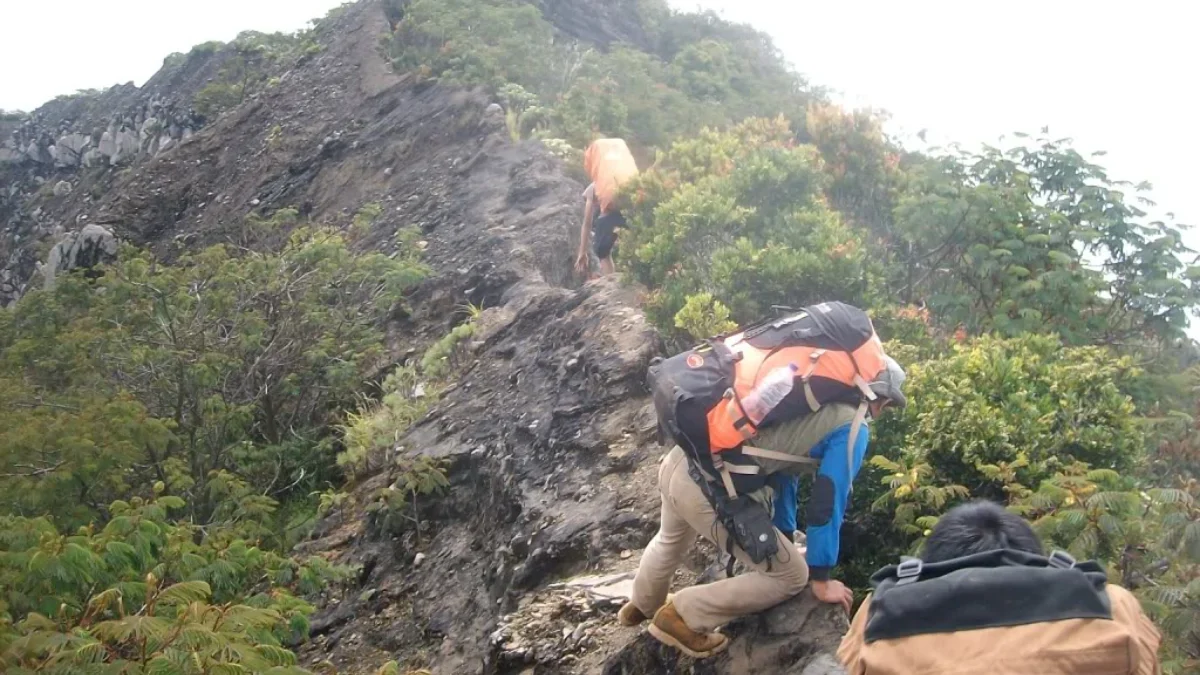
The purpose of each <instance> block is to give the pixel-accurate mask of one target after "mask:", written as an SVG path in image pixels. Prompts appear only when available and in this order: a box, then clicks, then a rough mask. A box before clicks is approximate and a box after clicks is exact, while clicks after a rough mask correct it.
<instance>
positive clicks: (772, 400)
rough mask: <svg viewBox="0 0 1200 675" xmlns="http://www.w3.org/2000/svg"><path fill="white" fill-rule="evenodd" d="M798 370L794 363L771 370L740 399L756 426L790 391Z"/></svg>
mask: <svg viewBox="0 0 1200 675" xmlns="http://www.w3.org/2000/svg"><path fill="white" fill-rule="evenodd" d="M799 370H800V369H799V368H798V367H797V366H796V364H794V363H789V364H788V365H786V366H780V367H778V368H776V369H774V370H772V371H771V372H769V373H767V376H766V377H764V378H763V379H762V381H761V382H759V383H758V386H757V387H755V388H754V389H752V390H751V391H750V393H749V394H747V395H746V397H745V398H743V399H742V407H743V408H745V409H746V415H747V416H749V417H750V421H751V422H752V423H754V424H755V425H756V426H757V425H758V424H759V423H760V422H762V421H763V418H765V417H766V416H767V414H768V413H770V412H771V411H772V410H774V409H775V406H777V405H779V403H780V401H782V400H783V398H784V397H785V396H787V395H788V394H789V393H790V392H791V391H792V385H793V384H794V383H795V381H796V373H797V372H798V371H799Z"/></svg>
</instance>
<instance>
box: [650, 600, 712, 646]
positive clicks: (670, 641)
mask: <svg viewBox="0 0 1200 675" xmlns="http://www.w3.org/2000/svg"><path fill="white" fill-rule="evenodd" d="M650 634H651V635H653V636H654V637H655V638H656V639H657V640H658V641H659V642H661V643H663V644H665V645H670V646H672V647H674V648H676V649H678V650H679V651H681V652H683V653H684V654H687V655H688V656H690V657H692V658H694V659H707V658H708V657H710V656H713V655H714V654H720V653H721V652H722V651H724V650H725V648H726V647H728V646H729V638H727V637H725V636H724V635H722V634H720V633H717V632H712V633H697V632H696V631H694V630H692V629H691V628H688V625H687V624H686V623H684V622H683V617H681V616H679V612H677V611H675V604H674V603H673V602H668V603H667V604H665V605H663V606H662V607H661V608H659V610H658V611H657V612H655V613H654V621H653V622H651V623H650Z"/></svg>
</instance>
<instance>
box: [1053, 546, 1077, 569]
mask: <svg viewBox="0 0 1200 675" xmlns="http://www.w3.org/2000/svg"><path fill="white" fill-rule="evenodd" d="M1048 563H1049V565H1050V566H1051V567H1055V568H1058V569H1060V570H1069V569H1074V567H1075V558H1074V557H1072V556H1071V554H1070V553H1067V552H1066V551H1058V550H1056V551H1054V552H1053V553H1051V554H1050V558H1049V560H1048Z"/></svg>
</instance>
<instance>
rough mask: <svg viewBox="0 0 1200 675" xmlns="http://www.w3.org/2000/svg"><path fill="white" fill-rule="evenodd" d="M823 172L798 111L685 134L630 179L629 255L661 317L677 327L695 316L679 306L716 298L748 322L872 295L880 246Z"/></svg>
mask: <svg viewBox="0 0 1200 675" xmlns="http://www.w3.org/2000/svg"><path fill="white" fill-rule="evenodd" d="M820 170H821V164H820V159H819V157H817V155H816V153H815V152H814V151H813V150H812V148H809V147H805V146H796V145H795V144H794V142H793V141H792V137H791V131H790V130H789V128H788V125H787V122H786V121H784V120H783V119H777V120H750V121H747V122H744V123H742V124H740V125H738V126H736V127H734V128H732V129H730V130H729V131H724V132H720V131H713V130H706V131H704V132H703V133H701V135H700V136H699V137H697V138H695V139H689V140H686V141H680V142H677V143H676V144H675V145H674V146H673V147H672V148H671V149H670V150H669V151H668V152H667V153H666V154H665V155H664V156H663V157H662V158H661V159H660V161H659V163H658V164H657V166H656V167H654V168H653V169H651V170H649V171H646V172H644V173H643V174H642V175H641V176H639V177H638V178H637V179H635V180H634V181H632V182H631V183H630V184H628V185H627V187H626V188H625V190H624V193H625V196H624V197H623V199H625V200H627V201H626V203H627V205H628V207H627V213H628V216H629V227H628V229H627V231H625V232H624V233H623V234H622V237H621V242H620V245H621V248H622V254H621V255H620V256H619V261H620V264H621V265H622V267H623V268H624V269H625V270H627V271H628V272H629V273H630V274H631V276H632V277H633V278H634V279H635V280H637V281H639V282H641V283H643V284H645V285H646V286H647V287H648V288H649V289H650V290H651V294H650V297H649V298H648V300H647V303H646V311H647V314H648V315H649V316H650V317H651V318H652V319H653V321H654V323H655V324H657V325H658V326H660V327H662V328H664V329H667V330H670V329H672V328H675V327H676V326H677V325H678V324H677V321H678V322H692V321H694V319H688V318H686V317H679V313H680V312H681V311H682V310H683V309H684V308H685V307H687V306H688V305H689V302H690V303H693V304H692V308H691V309H689V314H690V313H693V311H694V310H695V309H696V304H695V303H697V302H699V303H700V304H701V305H703V304H705V303H708V302H710V300H711V301H718V302H720V303H721V304H722V305H723V306H724V307H727V308H728V317H726V318H725V320H727V319H732V320H733V321H735V322H737V323H745V322H747V321H751V320H754V319H757V318H759V317H761V316H764V315H765V314H766V313H767V312H769V311H770V307H771V305H787V306H800V305H804V304H810V303H812V302H816V301H821V300H844V301H847V302H851V303H855V304H862V303H863V302H864V301H865V300H866V299H867V298H868V297H869V295H870V291H871V275H870V266H869V264H868V256H867V253H866V251H865V250H864V246H863V243H862V241H861V240H860V239H859V238H858V236H857V235H856V234H855V233H854V232H853V231H851V230H849V229H848V228H846V227H845V225H843V224H842V222H841V221H840V220H839V218H838V216H837V214H835V213H833V212H832V211H830V210H829V209H828V208H827V207H826V206H825V205H824V202H823V200H822V198H821V194H820V188H821V185H822V177H821V174H820ZM705 294H706V295H705ZM696 296H699V297H696ZM692 298H696V299H694V300H693V299H692ZM696 327H697V328H702V329H705V330H707V329H709V328H710V327H711V326H696Z"/></svg>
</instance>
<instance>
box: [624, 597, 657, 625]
mask: <svg viewBox="0 0 1200 675" xmlns="http://www.w3.org/2000/svg"><path fill="white" fill-rule="evenodd" d="M649 618H650V617H648V616H646V615H645V614H643V613H642V610H640V609H638V606H637V605H635V604H633V601H632V600H630V601H629V602H627V603H625V604H624V605H621V610H620V611H619V612H617V622H618V623H620V624H621V625H622V626H636V625H638V624H640V623H642V622H643V621H645V620H646V619H649Z"/></svg>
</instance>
